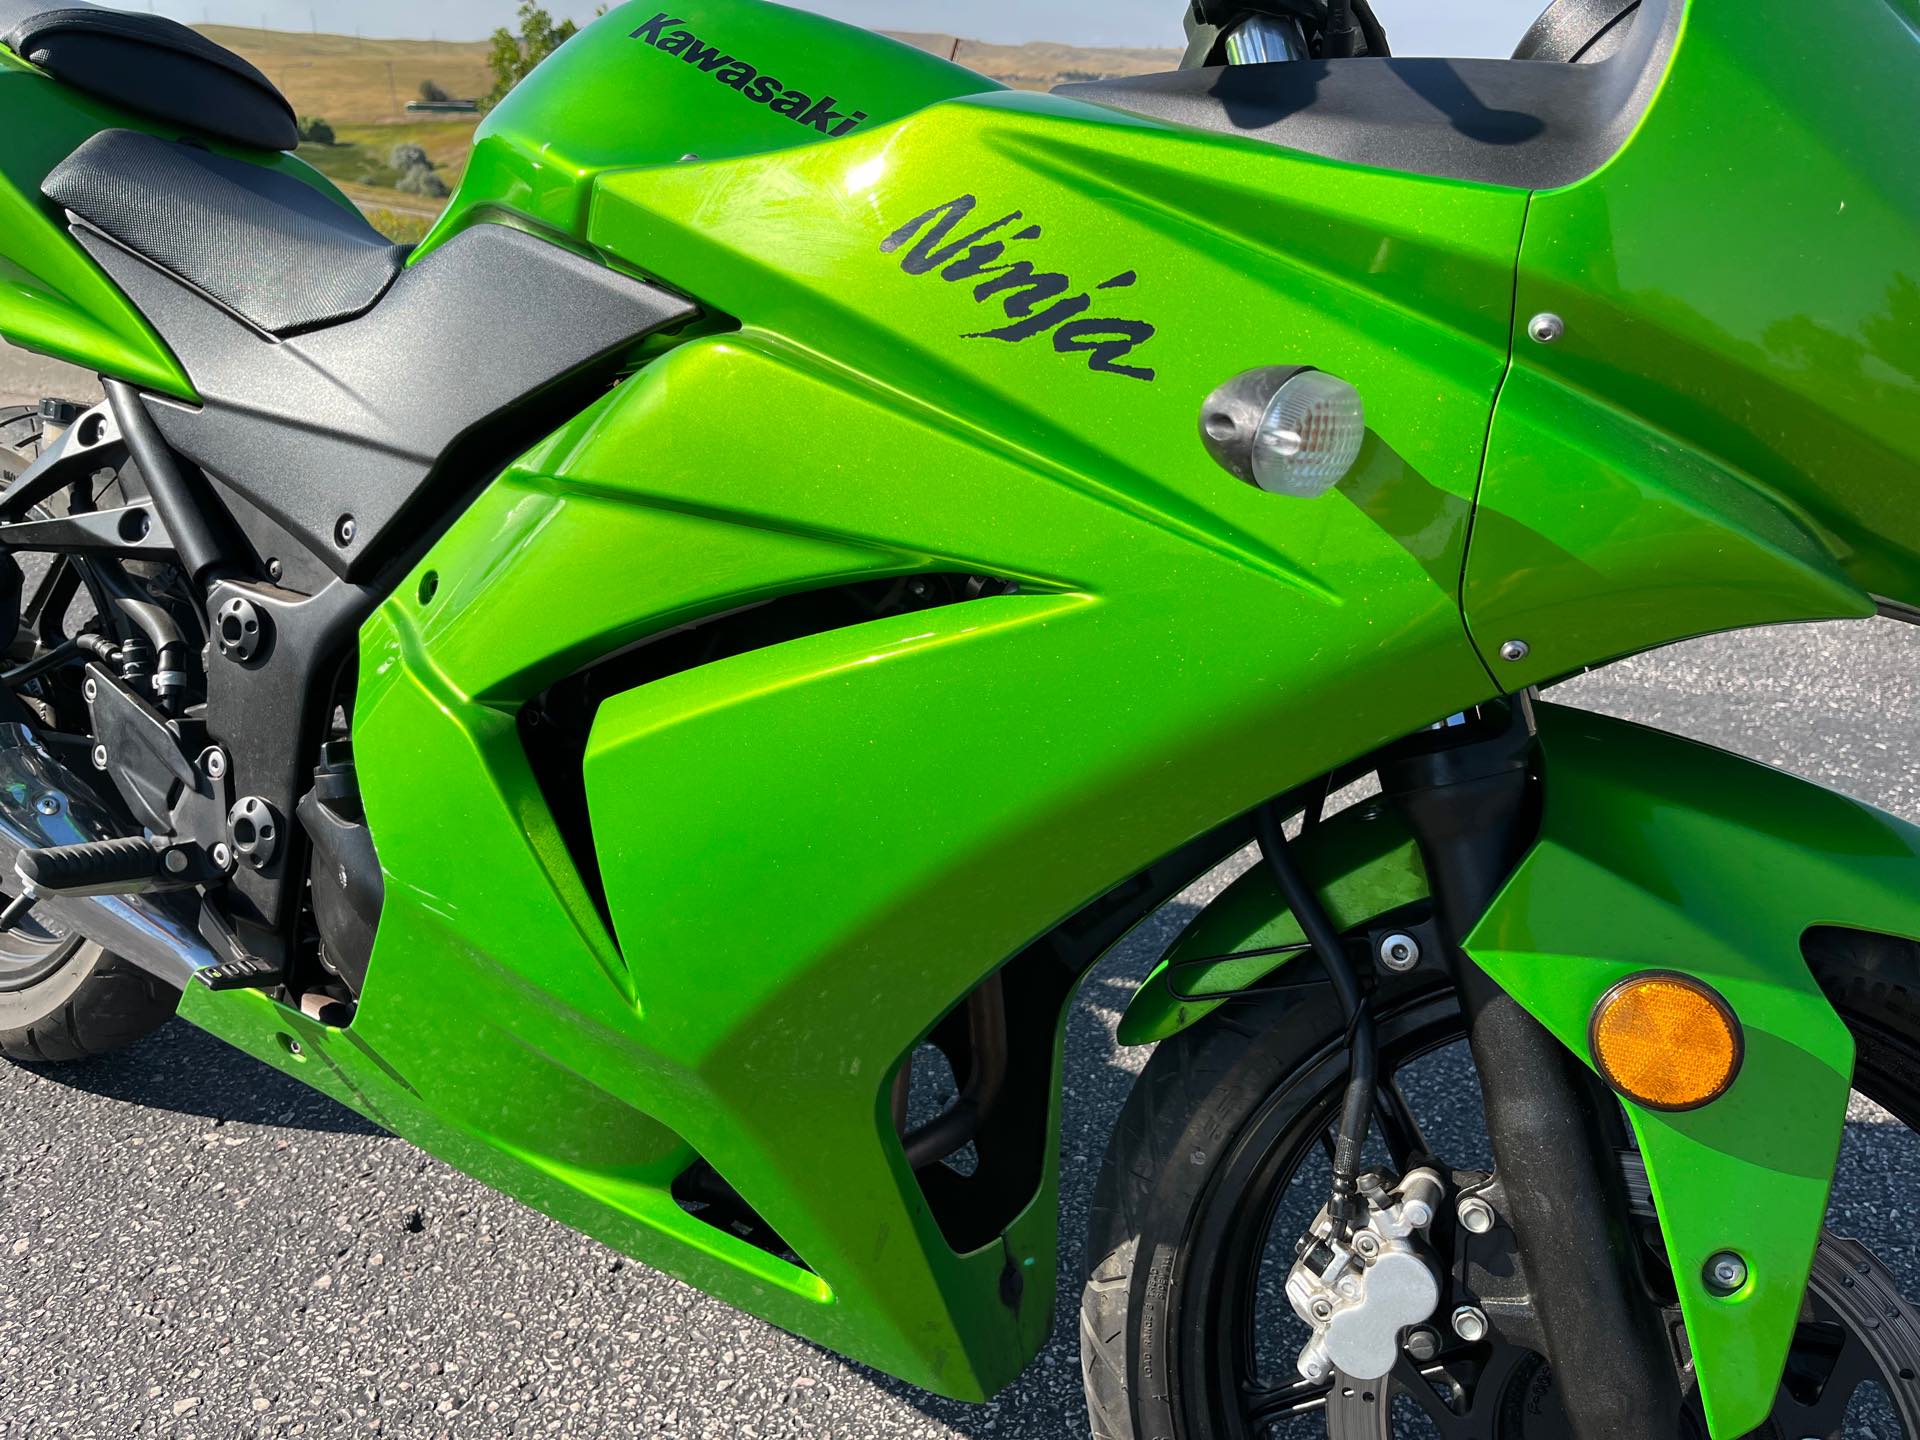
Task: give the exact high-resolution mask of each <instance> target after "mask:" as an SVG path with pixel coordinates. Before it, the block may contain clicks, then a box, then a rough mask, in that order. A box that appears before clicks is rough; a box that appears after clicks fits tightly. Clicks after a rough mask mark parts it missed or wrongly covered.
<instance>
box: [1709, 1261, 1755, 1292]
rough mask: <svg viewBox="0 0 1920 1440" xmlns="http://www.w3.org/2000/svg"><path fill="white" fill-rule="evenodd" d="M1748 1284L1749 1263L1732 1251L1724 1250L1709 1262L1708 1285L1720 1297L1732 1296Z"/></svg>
mask: <svg viewBox="0 0 1920 1440" xmlns="http://www.w3.org/2000/svg"><path fill="white" fill-rule="evenodd" d="M1746 1283H1747V1262H1746V1261H1745V1260H1744V1259H1743V1258H1741V1257H1740V1256H1738V1255H1736V1254H1734V1253H1733V1251H1731V1250H1722V1251H1721V1252H1720V1253H1719V1254H1718V1255H1716V1256H1714V1257H1713V1259H1711V1260H1709V1261H1708V1262H1707V1284H1708V1286H1709V1287H1710V1288H1711V1289H1712V1290H1713V1291H1714V1292H1715V1293H1716V1294H1720V1295H1731V1294H1733V1293H1734V1291H1736V1290H1738V1289H1740V1288H1741V1287H1742V1286H1744V1285H1745V1284H1746Z"/></svg>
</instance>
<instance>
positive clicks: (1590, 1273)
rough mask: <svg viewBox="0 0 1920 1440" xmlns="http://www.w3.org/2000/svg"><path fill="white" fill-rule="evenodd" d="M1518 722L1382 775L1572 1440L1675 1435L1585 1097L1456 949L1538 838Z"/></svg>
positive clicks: (1596, 1108) (1519, 717)
mask: <svg viewBox="0 0 1920 1440" xmlns="http://www.w3.org/2000/svg"><path fill="white" fill-rule="evenodd" d="M1532 749H1533V746H1532V734H1531V717H1530V714H1529V713H1528V710H1527V707H1526V705H1525V703H1524V701H1520V702H1516V710H1515V713H1514V721H1513V724H1512V725H1511V726H1510V727H1509V729H1508V731H1507V733H1505V734H1503V735H1499V736H1495V737H1494V738H1492V739H1490V740H1489V739H1482V740H1479V741H1477V742H1469V743H1468V744H1466V745H1463V746H1457V747H1453V748H1449V749H1443V750H1436V751H1432V752H1430V753H1428V754H1424V755H1415V756H1413V757H1411V758H1408V759H1404V760H1400V761H1396V762H1394V764H1393V765H1392V766H1391V767H1390V768H1388V767H1383V770H1382V774H1381V779H1382V781H1383V783H1384V784H1385V786H1386V788H1387V790H1388V792H1389V794H1390V795H1391V796H1392V797H1393V799H1394V801H1395V802H1396V803H1397V804H1398V805H1399V806H1400V808H1401V810H1402V812H1403V813H1404V814H1405V815H1406V817H1407V819H1408V821H1409V823H1410V824H1411V826H1412V828H1413V831H1414V834H1415V836H1416V838H1417V839H1418V841H1419V844H1420V851H1421V855H1422V857H1423V859H1424V860H1425V862H1426V867H1427V875H1428V879H1429V882H1430V883H1431V886H1432V889H1433V896H1434V903H1435V909H1436V911H1437V913H1438V917H1439V921H1440V925H1441V928H1442V931H1443V932H1444V933H1445V935H1446V936H1447V943H1448V949H1449V958H1450V960H1451V963H1452V966H1453V972H1454V978H1455V982H1456V984H1457V985H1458V987H1459V990H1460V996H1461V1002H1462V1004H1463V1005H1464V1006H1465V1009H1466V1012H1467V1018H1468V1023H1469V1032H1468V1034H1469V1039H1470V1043H1471V1045H1472V1048H1473V1058H1474V1063H1475V1065H1476V1067H1477V1068H1478V1070H1479V1072H1480V1085H1481V1091H1482V1095H1483V1098H1484V1103H1485V1107H1486V1116H1487V1129H1488V1133H1489V1135H1490V1136H1491V1138H1492V1141H1493V1152H1494V1160H1495V1163H1496V1164H1497V1165H1498V1167H1499V1174H1500V1178H1501V1182H1502V1185H1501V1188H1502V1190H1503V1191H1504V1192H1505V1195H1506V1201H1507V1203H1506V1210H1507V1214H1506V1216H1505V1218H1506V1220H1507V1221H1508V1223H1509V1224H1511V1225H1512V1227H1513V1231H1514V1234H1515V1236H1516V1237H1517V1238H1518V1240H1519V1242H1520V1260H1521V1264H1522V1266H1523V1267H1524V1269H1525V1271H1526V1276H1527V1288H1528V1290H1529V1291H1530V1292H1531V1294H1532V1297H1533V1302H1534V1308H1535V1312H1536V1313H1537V1314H1538V1316H1539V1319H1540V1326H1541V1329H1542V1331H1543V1332H1544V1336H1545V1340H1546V1349H1547V1352H1548V1353H1547V1358H1548V1360H1549V1361H1550V1362H1551V1363H1552V1365H1553V1374H1554V1378H1555V1382H1556V1385H1557V1387H1558V1389H1559V1391H1560V1394H1561V1397H1562V1399H1563V1400H1564V1402H1565V1406H1566V1412H1567V1416H1568V1418H1569V1420H1570V1422H1571V1424H1572V1427H1573V1433H1574V1435H1575V1437H1577V1440H1619V1437H1623V1436H1629V1435H1630V1436H1634V1437H1636V1440H1637V1437H1649V1440H1667V1437H1672V1436H1675V1435H1678V1434H1679V1427H1680V1392H1679V1385H1678V1380H1677V1377H1676V1371H1675V1366H1674V1361H1673V1355H1672V1351H1671V1348H1670V1347H1669V1345H1668V1344H1667V1341H1666V1338H1665V1334H1664V1330H1663V1326H1662V1321H1661V1316H1660V1313H1659V1310H1658V1309H1657V1308H1656V1307H1655V1305H1654V1303H1653V1301H1652V1299H1651V1298H1650V1297H1649V1296H1648V1294H1647V1292H1646V1289H1645V1287H1644V1286H1643V1285H1642V1284H1641V1281H1640V1274H1639V1269H1638V1265H1637V1262H1636V1259H1635V1250H1634V1244H1633V1239H1632V1236H1631V1234H1630V1233H1629V1231H1628V1221H1629V1211H1628V1206H1627V1196H1626V1190H1625V1182H1624V1180H1623V1178H1622V1176H1621V1174H1620V1166H1619V1163H1618V1160H1617V1158H1616V1156H1615V1154H1614V1151H1613V1148H1612V1145H1611V1143H1610V1140H1609V1137H1608V1134H1607V1129H1606V1124H1605V1115H1604V1113H1603V1111H1602V1108H1601V1107H1602V1104H1603V1101H1602V1100H1601V1098H1600V1097H1599V1096H1597V1095H1596V1093H1595V1086H1594V1085H1593V1084H1592V1082H1591V1080H1590V1078H1589V1077H1588V1076H1587V1075H1586V1074H1585V1073H1584V1071H1582V1070H1581V1069H1580V1067H1579V1063H1578V1061H1576V1060H1575V1059H1574V1057H1573V1056H1572V1055H1571V1054H1569V1053H1568V1052H1567V1051H1566V1049H1565V1047H1563V1046H1562V1045H1561V1044H1560V1043H1559V1041H1557V1040H1556V1039H1555V1038H1554V1037H1553V1036H1552V1034H1550V1033H1549V1032H1548V1031H1547V1029H1546V1028H1545V1027H1544V1026H1542V1025H1541V1024H1540V1023H1539V1021H1537V1020H1535V1019H1534V1018H1533V1016H1531V1015H1530V1014H1528V1013H1527V1012H1526V1010H1524V1009H1523V1008H1522V1007H1521V1006H1520V1005H1519V1003H1518V1002H1516V1001H1515V1000H1514V999H1513V997H1512V996H1510V995H1508V994H1507V993H1506V992H1505V991H1503V990H1501V989H1500V988H1499V987H1498V986H1496V985H1495V984H1494V983H1493V982H1492V980H1490V979H1489V978H1488V977H1487V975H1486V974H1485V972H1483V971H1482V970H1480V968H1479V967H1478V966H1476V965H1474V964H1473V963H1472V961H1470V960H1468V959H1467V957H1466V955H1465V954H1464V953H1463V952H1462V951H1461V950H1460V941H1461V939H1462V938H1464V936H1465V935H1466V934H1467V932H1468V931H1469V930H1470V929H1471V928H1472V926H1473V924H1474V922H1475V921H1477V920H1478V919H1479V917H1480V916H1481V915H1482V914H1484V913H1485V911H1486V909H1487V906H1488V905H1489V904H1490V903H1491V902H1492V900H1493V898H1494V896H1495V895H1496V894H1497V893H1498V892H1499V889H1500V887H1501V885H1502V884H1504V883H1505V881H1506V878H1507V876H1508V875H1509V874H1511V873H1512V871H1513V868H1514V866H1515V865H1517V864H1518V863H1519V861H1520V858H1521V857H1522V856H1523V855H1524V854H1525V852H1526V849H1527V846H1528V845H1529V844H1530V843H1531V842H1532V838H1533V835H1534V833H1535V828H1536V813H1537V812H1536V809H1535V806H1536V804H1537V795H1536V789H1535V781H1534V780H1533V778H1532V776H1531V775H1530V773H1529V769H1528V767H1529V764H1530V761H1531V755H1532Z"/></svg>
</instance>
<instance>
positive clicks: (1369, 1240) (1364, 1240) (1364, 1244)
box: [1353, 1230, 1380, 1260]
mask: <svg viewBox="0 0 1920 1440" xmlns="http://www.w3.org/2000/svg"><path fill="white" fill-rule="evenodd" d="M1353 1248H1354V1249H1356V1250H1358V1251H1359V1252H1360V1253H1361V1254H1362V1255H1364V1256H1366V1257H1367V1258H1368V1259H1369V1260H1371V1259H1372V1258H1373V1257H1374V1256H1376V1255H1378V1254H1379V1253H1380V1241H1379V1239H1378V1238H1377V1237H1376V1236H1375V1235H1374V1233H1373V1232H1372V1231H1371V1230H1362V1231H1361V1232H1360V1233H1359V1234H1357V1235H1355V1236H1354V1237H1353Z"/></svg>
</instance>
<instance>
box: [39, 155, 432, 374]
mask: <svg viewBox="0 0 1920 1440" xmlns="http://www.w3.org/2000/svg"><path fill="white" fill-rule="evenodd" d="M41 190H42V193H44V194H45V195H46V197H47V198H48V199H49V200H52V201H53V202H54V203H55V204H57V205H61V206H64V207H65V208H66V209H67V210H68V211H69V212H70V213H72V214H73V215H75V216H77V217H79V219H80V220H82V221H84V222H85V223H86V224H87V225H88V226H91V227H92V228H93V229H95V230H98V231H99V232H100V233H101V234H103V235H105V236H106V237H107V238H108V239H109V240H111V241H113V242H114V243H115V244H116V245H118V246H120V247H121V248H122V249H124V250H129V251H131V252H132V253H134V254H135V255H138V256H139V257H140V258H141V259H143V260H146V261H147V262H149V263H150V264H152V265H155V266H157V267H158V268H160V269H161V270H164V271H166V272H167V273H168V274H170V275H172V276H173V277H175V278H176V279H178V280H181V281H183V282H185V283H186V284H187V285H189V286H191V287H192V288H193V289H195V290H198V291H199V292H200V293H201V294H203V295H205V296H206V297H207V298H208V299H210V300H213V301H215V302H216V303H218V304H219V305H221V306H222V307H223V308H225V309H226V310H227V311H228V312H229V313H231V314H233V315H235V316H237V317H238V318H239V319H241V320H244V321H246V322H247V324H249V325H251V326H253V327H254V329H256V330H260V331H264V332H265V333H267V334H270V335H276V336H280V337H285V336H289V335H297V334H300V333H301V332H303V331H307V330H315V329H319V328H321V327H323V326H327V325H336V324H338V323H340V322H341V321H343V320H350V319H353V318H354V317H355V316H358V315H363V314H365V313H366V312H367V311H368V310H371V309H372V308H373V306H374V304H375V303H376V302H377V301H378V300H379V299H380V297H381V296H382V295H384V294H386V292H387V290H388V288H389V287H390V286H391V285H392V284H393V282H394V281H395V279H397V278H398V277H399V274H400V271H401V270H402V268H404V266H405V264H406V258H407V254H408V252H407V250H406V248H405V247H403V246H399V245H395V244H393V243H392V242H391V241H389V240H388V239H387V238H386V237H385V236H384V235H382V234H381V233H380V232H379V231H378V230H375V229H374V228H373V227H372V226H371V225H369V224H368V223H367V222H366V220H365V219H363V218H362V217H361V215H360V213H359V212H358V211H357V210H351V209H348V208H347V207H346V206H344V205H341V204H339V203H337V202H336V201H334V200H333V199H332V198H331V197H329V196H327V195H326V194H324V193H323V192H321V191H319V190H316V189H315V188H314V187H313V186H311V185H309V184H307V183H306V182H304V181H302V180H299V179H297V178H296V177H294V176H292V175H283V174H281V173H280V172H278V171H275V170H268V169H265V168H263V167H261V166H259V165H250V164H248V163H246V162H245V161H243V160H233V159H229V158H228V157H226V156H224V155H215V154H212V153H210V152H208V151H206V150H202V149H200V148H199V147H198V146H194V145H184V144H178V143H176V142H173V141H170V140H161V139H158V138H157V137H155V136H152V135H144V134H141V133H139V132H137V131H133V130H105V131H102V132H101V133H100V134H98V135H95V136H94V137H93V138H92V139H90V140H88V141H87V142H86V144H84V145H82V146H81V147H80V148H79V149H78V150H76V151H74V152H73V154H71V155H69V156H68V157H67V158H66V159H65V160H63V161H61V162H60V164H59V166H58V167H56V168H55V170H54V172H53V173H52V174H51V175H49V176H48V177H47V179H46V182H45V184H43V185H42V186H41Z"/></svg>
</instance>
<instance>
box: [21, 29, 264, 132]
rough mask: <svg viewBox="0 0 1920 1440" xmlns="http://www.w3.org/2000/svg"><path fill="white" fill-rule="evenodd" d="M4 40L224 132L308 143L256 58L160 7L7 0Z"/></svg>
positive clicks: (115, 98) (176, 118) (36, 58)
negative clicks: (152, 11) (141, 10)
mask: <svg viewBox="0 0 1920 1440" xmlns="http://www.w3.org/2000/svg"><path fill="white" fill-rule="evenodd" d="M0 44H4V45H5V46H6V47H7V48H8V49H9V50H11V51H13V53H14V54H16V55H18V56H19V57H20V58H21V59H23V60H27V61H30V62H32V63H33V64H35V65H37V66H39V67H40V68H41V69H42V70H44V71H46V72H47V73H48V74H49V75H51V76H53V77H54V79H56V80H59V81H60V82H61V83H63V84H66V85H71V86H73V88H74V89H76V90H84V91H86V92H87V93H88V94H89V95H97V96H99V97H100V98H101V99H103V100H106V101H108V102H110V103H112V104H115V105H118V106H120V107H121V108H122V109H125V110H132V111H134V112H136V113H138V114H141V115H148V116H152V117H153V118H154V119H156V120H165V121H168V122H169V123H171V124H174V125H179V126H181V127H182V128H183V129H186V130H190V131H193V132H196V133H198V134H201V135H206V136H208V137H210V138H212V139H215V140H229V141H232V142H233V143H234V144H236V145H247V146H252V147H254V148H256V149H261V150H291V149H293V148H294V146H296V145H298V144H299V143H300V131H299V127H298V126H297V125H296V123H295V121H294V117H293V107H292V106H291V105H289V104H288V103H287V101H286V97H285V96H283V95H281V93H280V92H279V91H278V90H276V89H274V87H273V82H272V81H270V80H268V79H267V77H266V76H264V75H262V74H261V73H260V72H259V71H258V70H256V69H255V68H254V67H253V66H252V65H250V64H248V63H247V62H246V61H245V60H243V59H241V58H240V57H239V56H238V55H236V54H234V53H233V52H232V51H231V50H227V49H224V48H222V47H221V46H219V45H216V44H214V43H213V41H211V40H209V39H207V38H206V36H204V35H201V34H198V33H196V32H195V31H192V30H189V29H188V28H187V27H186V26H184V25H181V24H179V23H177V22H175V21H172V20H168V19H166V18H165V17H164V16H160V15H144V14H136V13H132V12H129V11H121V10H107V9H104V8H102V7H101V6H98V5H91V4H88V3H86V0H66V3H64V4H60V5H49V4H47V3H46V0H0Z"/></svg>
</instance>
